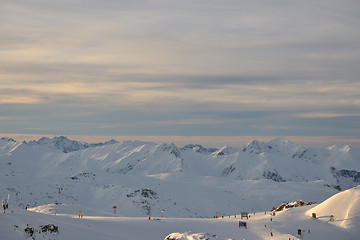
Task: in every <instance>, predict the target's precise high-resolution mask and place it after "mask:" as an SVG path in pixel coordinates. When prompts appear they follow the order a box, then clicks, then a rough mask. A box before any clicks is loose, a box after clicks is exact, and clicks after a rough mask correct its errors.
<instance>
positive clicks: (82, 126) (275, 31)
mask: <svg viewBox="0 0 360 240" xmlns="http://www.w3.org/2000/svg"><path fill="white" fill-rule="evenodd" d="M359 12H360V1H359V0H341V1H339V0H317V1H313V0H252V1H248V0H103V1H99V0H0V33H1V34H0V135H2V136H17V137H20V136H27V137H30V136H42V135H67V136H77V137H78V138H81V137H82V138H98V139H104V138H108V139H111V138H117V139H119V138H121V136H122V137H124V136H126V137H129V138H134V139H135V138H136V139H145V138H147V140H149V139H154V140H156V141H162V139H166V141H172V140H174V141H175V142H176V141H181V140H184V139H185V140H186V141H193V140H196V141H198V142H200V143H205V144H210V145H222V144H231V143H236V142H237V141H247V140H248V139H250V140H251V138H253V139H259V140H262V139H271V138H273V137H278V136H287V137H289V139H290V140H293V141H295V142H299V143H303V144H308V145H310V144H312V143H318V142H322V143H326V144H328V143H350V144H352V145H354V146H359V147H360V14H359ZM101 136H102V138H101ZM173 136H176V137H173ZM161 137H163V138H162V139H161ZM35 138H36V137H35ZM15 139H16V138H15ZM326 144H325V145H326Z"/></svg>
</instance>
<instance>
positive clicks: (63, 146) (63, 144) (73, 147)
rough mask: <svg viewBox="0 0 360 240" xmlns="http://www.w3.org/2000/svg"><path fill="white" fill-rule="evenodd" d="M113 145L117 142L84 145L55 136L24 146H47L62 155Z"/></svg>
mask: <svg viewBox="0 0 360 240" xmlns="http://www.w3.org/2000/svg"><path fill="white" fill-rule="evenodd" d="M115 143H118V141H116V140H110V141H108V142H105V143H86V142H81V141H76V140H70V139H68V138H67V137H65V136H56V137H53V138H52V139H51V138H47V137H42V138H40V139H39V140H37V141H36V140H33V141H30V142H28V143H26V144H27V145H29V146H48V147H49V148H54V149H58V150H61V151H62V152H64V153H69V152H75V151H79V150H82V149H86V148H89V147H98V146H103V145H107V144H115Z"/></svg>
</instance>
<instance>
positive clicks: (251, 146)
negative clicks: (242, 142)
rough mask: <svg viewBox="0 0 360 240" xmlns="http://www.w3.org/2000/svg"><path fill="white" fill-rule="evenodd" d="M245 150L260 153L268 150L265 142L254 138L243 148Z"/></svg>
mask: <svg viewBox="0 0 360 240" xmlns="http://www.w3.org/2000/svg"><path fill="white" fill-rule="evenodd" d="M242 150H243V151H244V152H249V153H255V154H260V153H263V152H265V151H266V146H265V143H263V142H260V141H258V140H253V141H251V142H249V143H248V144H247V145H246V146H245V147H243V149H242Z"/></svg>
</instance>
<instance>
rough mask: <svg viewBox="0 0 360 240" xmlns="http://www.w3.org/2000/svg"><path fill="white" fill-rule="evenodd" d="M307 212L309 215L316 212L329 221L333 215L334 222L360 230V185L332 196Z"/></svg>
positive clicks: (340, 225)
mask: <svg viewBox="0 0 360 240" xmlns="http://www.w3.org/2000/svg"><path fill="white" fill-rule="evenodd" d="M306 213H307V215H309V216H310V215H311V214H312V213H316V215H317V217H318V218H319V219H321V220H324V221H329V219H330V216H331V215H333V216H334V220H335V221H334V222H332V224H334V225H337V226H339V227H343V228H346V229H351V230H357V231H360V185H359V186H357V187H355V188H352V189H348V190H346V191H343V192H340V193H338V194H336V195H334V196H332V197H331V198H329V199H327V200H326V201H324V202H323V203H321V204H319V205H318V206H316V207H314V208H312V209H310V210H309V211H307V212H306Z"/></svg>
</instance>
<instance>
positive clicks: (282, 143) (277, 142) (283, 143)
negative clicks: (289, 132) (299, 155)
mask: <svg viewBox="0 0 360 240" xmlns="http://www.w3.org/2000/svg"><path fill="white" fill-rule="evenodd" d="M267 144H268V145H269V146H271V147H273V148H274V147H275V148H277V149H293V148H297V147H298V146H299V145H296V144H295V143H293V142H291V141H290V140H289V139H287V138H284V137H279V138H275V139H272V140H270V141H268V142H267Z"/></svg>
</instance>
